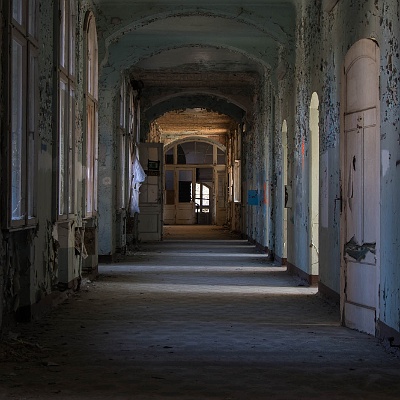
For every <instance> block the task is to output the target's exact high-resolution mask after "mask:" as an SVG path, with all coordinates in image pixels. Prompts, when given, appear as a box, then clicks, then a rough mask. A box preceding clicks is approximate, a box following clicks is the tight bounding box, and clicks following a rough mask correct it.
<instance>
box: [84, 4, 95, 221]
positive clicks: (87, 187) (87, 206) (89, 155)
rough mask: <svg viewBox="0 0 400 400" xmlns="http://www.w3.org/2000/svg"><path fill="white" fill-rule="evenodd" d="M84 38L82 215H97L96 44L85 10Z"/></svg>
mask: <svg viewBox="0 0 400 400" xmlns="http://www.w3.org/2000/svg"><path fill="white" fill-rule="evenodd" d="M92 29H93V30H92ZM84 36H85V146H84V147H85V154H86V158H85V160H84V166H85V168H84V170H85V174H84V189H83V193H84V198H83V204H84V216H85V218H92V217H95V216H96V215H97V211H98V210H97V208H98V195H97V176H98V175H97V174H98V172H97V169H98V41H97V29H96V20H95V17H94V14H93V12H91V11H88V12H87V13H86V16H85V23H84Z"/></svg>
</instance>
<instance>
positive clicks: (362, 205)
mask: <svg viewBox="0 0 400 400" xmlns="http://www.w3.org/2000/svg"><path fill="white" fill-rule="evenodd" d="M379 57H380V51H379V47H378V45H377V44H376V42H374V41H373V40H369V39H362V40H360V41H358V42H357V43H355V44H354V45H353V46H352V47H351V48H350V50H349V51H348V53H347V55H346V58H345V63H344V76H343V80H342V81H343V82H344V85H343V92H342V95H343V96H342V104H343V109H342V113H343V114H342V115H343V122H344V124H343V125H342V129H341V140H340V143H341V149H340V150H341V175H342V182H343V187H342V190H343V193H342V198H343V213H342V216H341V246H340V247H341V249H342V254H341V262H342V265H341V267H342V268H341V272H342V274H341V311H342V322H343V323H344V324H345V325H346V326H348V327H350V328H354V329H358V330H360V331H363V332H366V333H369V334H371V335H375V332H376V322H377V321H378V319H379V282H380V131H379V115H380V114H379V65H380V63H379Z"/></svg>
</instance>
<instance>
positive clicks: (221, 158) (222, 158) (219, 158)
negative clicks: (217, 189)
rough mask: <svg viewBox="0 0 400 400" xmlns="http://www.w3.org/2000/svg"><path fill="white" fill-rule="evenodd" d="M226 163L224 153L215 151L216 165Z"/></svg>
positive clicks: (219, 150)
mask: <svg viewBox="0 0 400 400" xmlns="http://www.w3.org/2000/svg"><path fill="white" fill-rule="evenodd" d="M225 162H226V157H225V152H224V151H223V150H221V149H217V164H220V165H223V164H225Z"/></svg>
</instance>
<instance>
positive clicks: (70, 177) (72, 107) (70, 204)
mask: <svg viewBox="0 0 400 400" xmlns="http://www.w3.org/2000/svg"><path fill="white" fill-rule="evenodd" d="M74 122H75V91H74V89H73V88H71V89H70V96H69V133H68V212H69V213H70V214H71V213H73V212H74V194H75V190H74V189H75V188H74V182H75V179H74V178H75V174H74V171H75V170H74V161H75V157H74V155H75V146H74V138H75V124H74Z"/></svg>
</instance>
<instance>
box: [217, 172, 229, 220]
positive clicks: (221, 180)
mask: <svg viewBox="0 0 400 400" xmlns="http://www.w3.org/2000/svg"><path fill="white" fill-rule="evenodd" d="M226 199H227V193H226V173H225V171H223V172H221V171H220V172H218V174H217V225H220V226H221V225H224V224H226V214H227V213H226Z"/></svg>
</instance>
